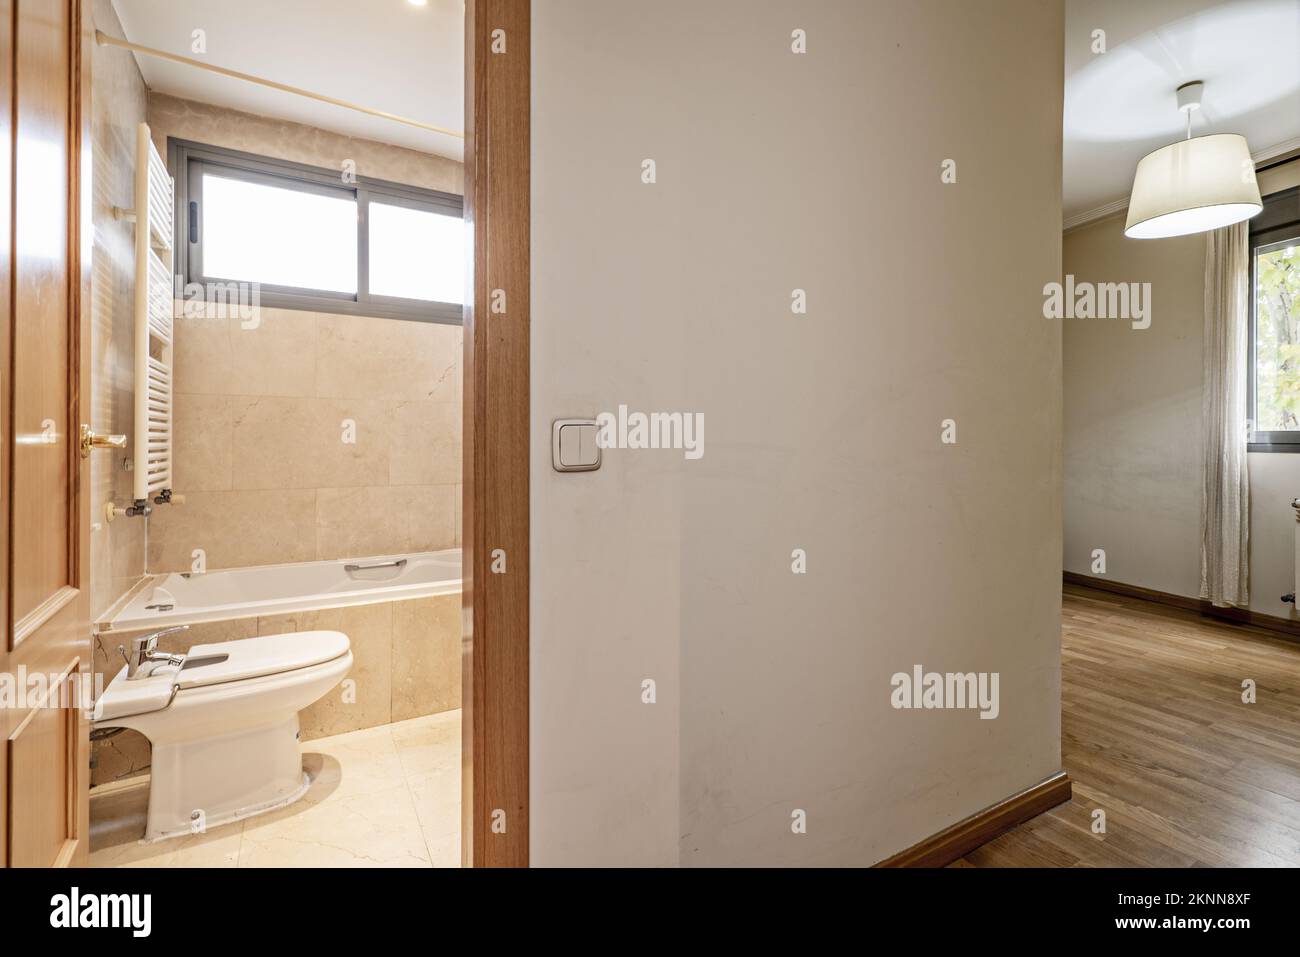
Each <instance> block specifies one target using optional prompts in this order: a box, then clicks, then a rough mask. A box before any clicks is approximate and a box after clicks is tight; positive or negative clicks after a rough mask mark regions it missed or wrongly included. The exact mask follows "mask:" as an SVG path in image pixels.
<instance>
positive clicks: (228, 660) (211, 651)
mask: <svg viewBox="0 0 1300 957" xmlns="http://www.w3.org/2000/svg"><path fill="white" fill-rule="evenodd" d="M348 647H349V644H348V636H347V635H345V634H343V632H341V631H300V632H296V633H294V634H288V635H260V636H259V637H257V638H240V639H238V640H236V641H218V642H214V643H213V644H209V645H195V646H194V647H192V648H191V649H190V650H189V652H188V653H187V654H186V655H185V662H186V667H183V668H181V669H180V670H179V671H177V672H176V674H175V677H174V680H173V682H172V683H173V684H175V685H177V686H178V687H180V688H181V689H182V690H184V689H185V688H199V687H203V686H204V685H215V684H224V683H225V682H227V681H243V680H244V679H247V678H261V677H265V676H266V675H277V674H281V673H283V672H286V671H296V670H297V669H299V668H310V667H311V666H312V665H319V664H324V663H325V662H327V661H333V660H334V659H335V658H338V657H339V656H340V655H343V654H346V653H347V651H348ZM222 656H225V657H224V658H222ZM207 657H212V658H213V659H214V660H213V661H212V662H211V663H210V664H205V663H203V661H202V659H204V658H207Z"/></svg>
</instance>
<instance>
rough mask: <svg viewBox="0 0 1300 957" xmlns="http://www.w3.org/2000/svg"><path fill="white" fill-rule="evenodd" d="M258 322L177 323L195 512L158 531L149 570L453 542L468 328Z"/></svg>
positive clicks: (181, 441) (182, 482)
mask: <svg viewBox="0 0 1300 957" xmlns="http://www.w3.org/2000/svg"><path fill="white" fill-rule="evenodd" d="M259 320H260V321H259V322H258V324H257V325H256V327H255V328H244V324H241V323H240V321H239V320H237V319H229V320H227V319H207V318H182V319H177V320H176V389H177V394H176V410H175V415H176V420H175V436H176V475H175V490H176V491H177V492H178V493H181V494H183V495H184V497H185V501H184V502H183V503H182V504H179V505H168V506H163V507H160V508H158V509H156V510H155V512H154V514H153V516H152V517H151V518H150V520H149V570H150V571H151V572H163V571H187V570H189V569H190V567H191V563H192V561H193V558H192V555H193V552H194V550H195V549H202V550H203V551H204V553H205V556H206V562H207V567H208V568H209V569H218V568H232V567H242V566H246V565H266V564H276V563H281V562H299V561H315V560H326V559H335V558H355V557H362V556H366V555H377V554H385V553H392V552H413V551H431V550H436V549H441V548H452V547H454V546H456V545H458V544H459V538H458V535H457V529H456V512H457V508H458V502H459V499H460V489H459V482H460V471H461V461H460V448H461V446H460V442H461V408H460V363H461V342H462V339H461V329H460V327H459V326H448V325H440V324H437V323H426V322H407V321H404V320H398V319H375V318H368V317H361V316H341V315H332V314H326V313H313V312H300V311H296V310H289V309H262V310H261V311H260V317H259ZM250 325H251V324H250ZM345 421H350V422H353V423H355V442H353V443H346V442H344V441H343V439H344V425H343V423H344V422H345Z"/></svg>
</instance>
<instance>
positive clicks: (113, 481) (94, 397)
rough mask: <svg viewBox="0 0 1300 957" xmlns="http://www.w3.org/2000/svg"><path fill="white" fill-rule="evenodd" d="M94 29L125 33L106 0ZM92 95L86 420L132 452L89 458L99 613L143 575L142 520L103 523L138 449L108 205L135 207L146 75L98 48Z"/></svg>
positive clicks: (131, 327) (119, 254)
mask: <svg viewBox="0 0 1300 957" xmlns="http://www.w3.org/2000/svg"><path fill="white" fill-rule="evenodd" d="M92 15H93V18H94V21H95V24H96V26H97V27H98V28H99V29H101V30H103V31H104V32H105V33H107V34H110V35H112V36H116V37H121V36H123V32H122V26H121V24H120V23H119V22H118V19H117V14H116V13H115V12H114V10H113V6H112V4H111V3H110V2H109V0H94V3H93V5H92ZM93 59H94V63H93V67H94V75H95V83H94V85H93V89H92V96H91V140H92V144H93V147H94V148H93V150H92V157H93V161H94V170H93V173H94V175H93V176H92V178H91V182H92V185H93V195H92V202H93V205H92V217H93V221H94V227H95V228H94V249H93V253H92V256H91V309H90V389H89V395H88V396H87V402H88V412H89V414H88V415H87V417H86V419H85V421H88V422H89V424H91V425H93V426H94V428H95V429H96V431H99V432H111V433H120V434H124V435H126V436H127V441H128V451H126V452H117V451H113V452H97V453H95V455H94V456H92V457H91V460H90V489H91V493H90V497H91V504H92V507H93V509H94V516H95V518H94V521H95V522H96V523H98V524H97V527H92V529H91V534H90V568H91V574H90V614H91V617H92V618H93V617H96V616H98V615H99V614H100V613H101V612H102V611H104V609H106V608H107V607H108V606H109V605H111V604H112V603H113V602H114V601H116V600H117V598H118V597H119V596H120V595H122V594H123V593H124V592H126V591H127V590H128V589H130V588H131V586H132V585H134V584H135V582H136V581H138V580H139V578H140V576H141V575H142V574H143V573H144V535H143V532H144V529H143V523H142V522H140V521H138V520H136V521H133V522H114V523H112V524H111V525H110V524H109V523H107V522H99V516H100V515H101V514H102V512H100V509H101V508H102V507H103V505H104V503H105V502H108V501H115V502H117V503H118V504H119V505H124V504H128V503H129V501H130V496H131V473H130V472H127V471H125V469H124V462H125V459H127V458H128V457H130V456H131V455H132V454H133V453H132V451H131V449H132V448H133V447H134V429H135V421H134V403H133V395H134V387H133V382H134V378H135V365H134V355H135V353H134V343H135V309H134V303H135V241H134V235H135V230H134V227H133V226H132V225H131V223H129V222H126V221H124V220H119V219H116V218H114V216H113V207H114V206H121V207H128V208H129V207H131V206H133V205H134V204H135V199H134V193H135V135H136V126H137V124H139V123H140V122H142V121H143V120H144V118H145V109H146V96H147V93H148V91H147V90H146V88H145V84H144V80H143V78H142V77H141V75H140V70H139V68H138V67H137V66H136V63H135V60H134V58H133V57H132V56H131V54H130V53H128V52H127V51H125V50H118V49H115V48H113V47H109V46H96V47H95V48H94V50H93Z"/></svg>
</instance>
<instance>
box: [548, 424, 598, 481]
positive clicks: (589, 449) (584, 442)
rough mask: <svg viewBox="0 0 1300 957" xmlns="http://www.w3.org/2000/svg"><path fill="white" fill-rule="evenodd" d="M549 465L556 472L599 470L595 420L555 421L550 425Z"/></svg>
mask: <svg viewBox="0 0 1300 957" xmlns="http://www.w3.org/2000/svg"><path fill="white" fill-rule="evenodd" d="M551 465H552V466H553V467H554V468H555V471H557V472H592V471H595V470H596V469H598V468H600V447H599V446H598V445H597V444H596V420H595V419H556V420H555V421H554V422H553V423H552V425H551Z"/></svg>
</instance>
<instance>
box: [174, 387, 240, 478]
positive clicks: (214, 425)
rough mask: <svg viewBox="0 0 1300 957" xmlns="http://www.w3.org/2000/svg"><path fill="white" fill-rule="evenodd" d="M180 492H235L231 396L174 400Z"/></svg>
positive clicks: (184, 396)
mask: <svg viewBox="0 0 1300 957" xmlns="http://www.w3.org/2000/svg"><path fill="white" fill-rule="evenodd" d="M173 408H174V410H175V411H174V415H175V419H174V421H173V430H172V435H173V441H174V443H175V452H176V458H175V467H174V469H173V476H172V484H173V487H174V489H175V490H176V491H177V492H183V493H184V492H218V491H225V490H227V489H230V488H233V487H234V486H233V484H232V474H233V473H232V471H231V463H232V454H233V419H232V416H233V412H232V408H233V405H232V399H231V397H230V396H228V395H200V394H191V393H184V392H180V393H177V394H176V395H175V396H173Z"/></svg>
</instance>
